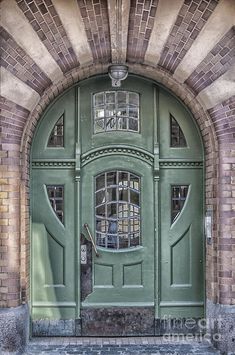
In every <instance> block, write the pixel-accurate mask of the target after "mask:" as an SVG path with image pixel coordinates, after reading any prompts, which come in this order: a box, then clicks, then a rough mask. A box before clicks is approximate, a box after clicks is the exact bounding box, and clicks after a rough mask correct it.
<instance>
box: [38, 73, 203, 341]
mask: <svg viewBox="0 0 235 355" xmlns="http://www.w3.org/2000/svg"><path fill="white" fill-rule="evenodd" d="M31 175H32V180H31V211H32V295H31V296H32V329H33V334H34V335H43V334H44V335H71V336H72V335H90V336H92V335H154V334H160V333H161V332H162V331H164V329H163V328H164V323H163V324H162V323H161V321H159V320H161V319H165V320H166V319H176V318H177V319H178V318H181V319H187V318H200V317H202V316H203V315H204V276H203V258H204V257H203V220H202V217H203V147H202V143H201V139H200V135H199V133H198V130H197V127H196V126H195V124H194V121H193V119H192V117H191V115H190V114H189V112H188V111H187V110H186V109H185V108H184V107H183V106H182V104H181V103H180V102H178V101H177V100H176V99H175V98H174V97H173V96H172V95H170V94H169V93H168V92H166V91H165V90H164V89H162V88H160V87H158V86H157V85H155V84H154V83H152V82H150V81H146V80H144V79H141V78H138V77H135V76H129V77H128V79H126V81H125V82H124V83H123V84H122V87H121V88H118V89H114V88H112V87H111V81H110V79H108V78H107V77H106V76H102V77H96V78H92V79H88V80H86V81H83V82H81V83H79V86H77V87H74V88H72V89H70V90H69V91H67V92H66V93H65V94H64V95H63V96H61V97H60V98H59V99H58V100H57V101H56V102H55V103H54V104H53V105H52V106H51V107H50V108H49V109H48V110H47V111H46V112H45V114H44V116H43V118H42V120H41V121H40V124H39V125H38V128H37V131H36V134H35V137H34V141H33V147H32V174H31Z"/></svg>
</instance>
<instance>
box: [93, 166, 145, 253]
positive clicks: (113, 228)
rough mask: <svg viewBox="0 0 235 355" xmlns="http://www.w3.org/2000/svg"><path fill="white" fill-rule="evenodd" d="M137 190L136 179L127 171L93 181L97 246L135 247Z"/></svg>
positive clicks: (99, 177) (137, 222) (137, 183)
mask: <svg viewBox="0 0 235 355" xmlns="http://www.w3.org/2000/svg"><path fill="white" fill-rule="evenodd" d="M130 186H132V188H131V187H130ZM139 187H140V178H139V177H138V176H136V175H134V174H130V173H129V172H127V171H109V172H106V173H104V174H101V175H98V176H97V177H96V206H97V207H96V242H97V245H99V246H103V247H106V248H115V249H120V248H125V247H130V246H137V245H139V244H137V241H139V240H140V238H139V231H140V208H139V207H138V205H139V198H140V191H139ZM99 204H102V205H101V206H99ZM100 217H102V218H100ZM137 234H138V236H136V235H137ZM133 235H135V236H134V237H133ZM131 238H132V239H133V240H134V242H132V244H131V243H130V240H131Z"/></svg>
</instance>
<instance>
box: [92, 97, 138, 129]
mask: <svg viewBox="0 0 235 355" xmlns="http://www.w3.org/2000/svg"><path fill="white" fill-rule="evenodd" d="M93 102H94V107H93V110H94V133H100V132H105V131H114V130H126V131H128V130H129V131H133V132H138V131H139V123H138V122H139V94H137V93H133V92H128V91H115V92H114V91H104V92H101V93H97V94H95V95H94V100H93ZM124 118H125V119H124ZM102 119H104V120H102ZM133 119H134V120H133ZM98 120H99V122H97V121H98Z"/></svg>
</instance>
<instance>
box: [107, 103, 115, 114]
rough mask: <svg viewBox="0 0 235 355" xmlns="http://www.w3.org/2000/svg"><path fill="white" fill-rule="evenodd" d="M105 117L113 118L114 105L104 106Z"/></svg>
mask: <svg viewBox="0 0 235 355" xmlns="http://www.w3.org/2000/svg"><path fill="white" fill-rule="evenodd" d="M105 115H106V117H111V116H115V105H106V110H105Z"/></svg>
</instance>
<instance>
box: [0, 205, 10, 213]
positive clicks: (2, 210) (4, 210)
mask: <svg viewBox="0 0 235 355" xmlns="http://www.w3.org/2000/svg"><path fill="white" fill-rule="evenodd" d="M0 212H8V206H0Z"/></svg>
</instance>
